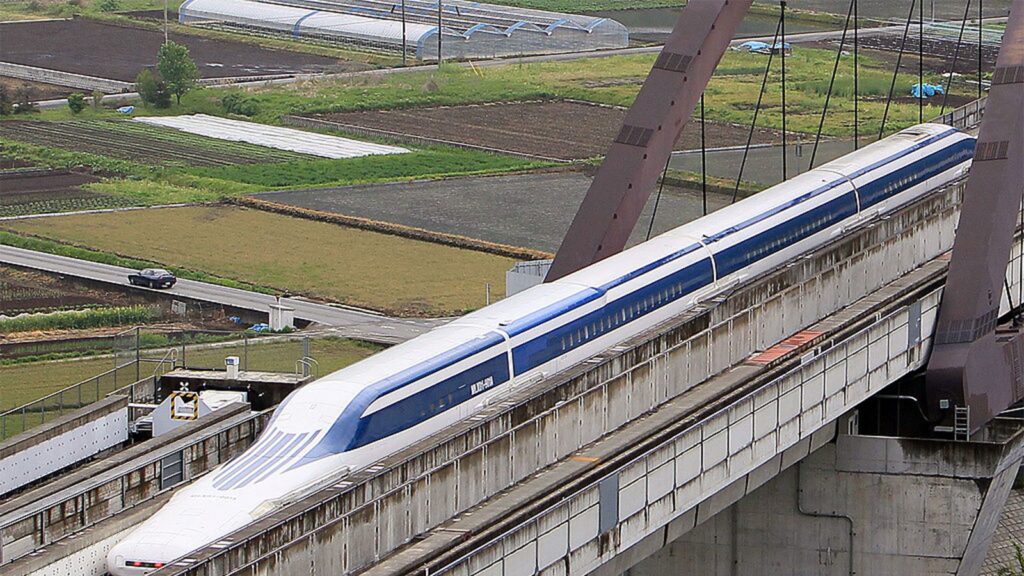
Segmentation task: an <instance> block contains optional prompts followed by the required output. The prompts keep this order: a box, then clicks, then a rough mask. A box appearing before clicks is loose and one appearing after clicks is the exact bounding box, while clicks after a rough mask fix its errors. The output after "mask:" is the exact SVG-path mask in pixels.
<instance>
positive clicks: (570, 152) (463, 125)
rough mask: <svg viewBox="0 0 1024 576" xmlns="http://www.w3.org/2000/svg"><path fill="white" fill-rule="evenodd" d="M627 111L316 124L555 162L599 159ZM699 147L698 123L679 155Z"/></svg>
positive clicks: (334, 117) (729, 134)
mask: <svg viewBox="0 0 1024 576" xmlns="http://www.w3.org/2000/svg"><path fill="white" fill-rule="evenodd" d="M625 117H626V110H625V109H624V108H619V107H611V106H596V105H593V104H588V103H585V102H570V101H539V102H522V103H508V104H486V105H467V106H446V107H435V108H409V109H393V110H373V111H365V112H346V113H335V114H319V115H315V118H317V119H320V120H326V121H329V122H333V123H337V124H340V125H343V126H355V127H358V128H368V129H371V130H380V131H386V132H389V133H395V134H408V135H413V136H417V137H420V138H429V139H432V140H441V141H446V142H458V143H460V144H469V145H472V146H482V147H485V148H490V149H494V150H502V151H508V152H514V153H519V154H530V155H536V156H541V157H545V158H556V159H560V160H580V159H587V158H594V157H599V156H602V155H603V154H604V153H605V152H607V151H608V146H609V145H610V144H611V142H612V139H614V138H615V135H616V134H617V133H618V131H619V129H620V128H621V127H622V122H623V120H624V119H625ZM748 133H749V128H747V127H742V126H737V125H733V124H723V123H718V122H708V123H707V128H706V134H707V140H708V142H713V143H714V145H715V146H738V145H743V144H746V142H747V136H748ZM777 140H781V134H778V133H775V132H773V131H771V130H759V131H757V132H756V133H755V138H754V143H756V144H761V143H771V142H774V141H777ZM699 147H700V123H699V122H694V123H691V124H690V125H688V126H687V128H686V129H685V130H684V132H683V136H682V138H681V139H680V141H679V144H678V145H677V148H678V149H680V150H686V149H693V148H699Z"/></svg>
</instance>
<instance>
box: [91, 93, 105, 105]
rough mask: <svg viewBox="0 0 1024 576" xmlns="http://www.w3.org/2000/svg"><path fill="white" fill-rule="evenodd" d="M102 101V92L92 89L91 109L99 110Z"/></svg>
mask: <svg viewBox="0 0 1024 576" xmlns="http://www.w3.org/2000/svg"><path fill="white" fill-rule="evenodd" d="M102 103H103V92H100V91H99V90H93V91H92V109H93V110H99V109H100V104H102Z"/></svg>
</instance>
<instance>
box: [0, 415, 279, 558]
mask: <svg viewBox="0 0 1024 576" xmlns="http://www.w3.org/2000/svg"><path fill="white" fill-rule="evenodd" d="M247 406H248V405H245V406H242V405H239V406H238V407H237V409H236V408H235V407H226V408H223V409H222V410H221V411H218V412H214V413H213V414H210V415H209V416H206V417H204V418H201V419H200V420H197V421H195V422H192V423H189V424H187V425H186V426H183V427H182V428H179V429H178V430H176V431H175V432H174V433H172V434H169V435H168V437H166V438H163V437H161V438H156V439H153V440H150V441H149V442H146V443H142V444H139V445H137V446H136V447H134V448H132V449H129V450H126V451H125V452H123V453H121V454H115V455H114V456H112V457H111V458H112V459H114V460H115V461H116V465H115V466H113V467H108V468H106V469H105V468H104V467H105V462H104V461H99V462H97V463H95V464H93V465H90V466H87V467H85V468H82V469H81V470H79V471H77V472H73V473H72V474H71V475H69V476H66V477H63V478H58V479H57V480H54V481H53V483H52V485H51V484H44V485H43V486H40V487H39V488H37V489H35V490H33V491H31V492H26V493H25V494H22V495H19V496H16V497H15V498H13V499H11V500H9V501H8V502H5V503H4V505H3V506H2V507H0V566H3V565H5V564H8V563H10V562H14V561H16V560H17V559H19V558H22V557H24V556H26V555H29V554H32V553H34V552H36V551H38V550H39V549H41V548H43V547H45V546H49V545H51V544H53V543H54V542H57V541H59V540H61V539H63V538H66V537H68V536H71V535H73V534H76V533H78V532H79V531H81V530H83V529H86V528H89V527H91V526H94V525H96V524H97V523H99V522H101V521H105V520H107V519H109V518H110V517H112V516H115V515H118V514H120V513H122V512H124V511H125V510H128V509H130V508H133V507H136V506H139V505H142V504H144V503H147V502H150V501H152V500H154V499H155V498H157V497H159V496H160V495H162V494H164V493H166V492H167V491H169V490H172V489H173V488H176V487H179V486H181V485H182V484H184V483H187V482H190V481H192V480H194V479H195V478H196V477H198V476H201V475H202V474H204V473H206V472H208V471H209V470H211V469H213V468H214V467H216V466H217V465H219V464H220V463H222V462H225V461H227V460H229V459H231V458H233V457H234V456H236V455H238V454H240V453H241V452H243V451H244V450H245V449H246V448H248V447H249V445H250V444H251V443H252V442H253V441H254V440H255V438H256V437H257V436H258V434H259V432H260V431H261V430H262V428H263V424H264V423H265V421H266V420H267V419H268V418H269V413H268V412H263V413H257V414H252V415H250V414H249V412H248V408H247ZM124 427H125V428H124V429H125V432H127V421H125V422H124ZM206 427H210V429H208V430H204V428H206ZM165 464H166V465H167V466H166V467H165ZM175 464H180V466H176V465H175ZM178 470H180V471H181V474H180V476H178V475H177V471H178ZM172 471H173V473H174V474H175V476H174V477H171V476H168V474H171V473H172Z"/></svg>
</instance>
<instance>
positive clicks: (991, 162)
mask: <svg viewBox="0 0 1024 576" xmlns="http://www.w3.org/2000/svg"><path fill="white" fill-rule="evenodd" d="M1022 193H1024V0H1015V1H1014V2H1013V5H1012V8H1011V13H1010V18H1009V22H1008V23H1007V28H1006V35H1005V36H1004V38H1003V46H1002V49H1001V50H1000V52H999V59H998V61H997V64H996V70H995V73H994V75H993V78H992V89H991V92H990V94H989V98H988V104H987V107H986V112H985V118H984V120H982V123H981V133H980V136H979V138H978V147H977V150H976V152H975V157H974V165H973V166H972V168H971V174H970V178H969V180H968V182H967V189H966V192H965V193H964V204H963V209H962V213H961V216H960V224H959V228H958V230H957V236H956V241H955V243H954V246H953V257H952V260H951V262H950V266H949V278H948V280H947V282H946V291H945V293H944V295H943V300H942V309H941V312H940V318H939V325H938V331H937V334H936V340H935V347H934V349H933V351H932V356H931V359H930V361H929V364H928V378H927V383H928V405H929V408H930V410H931V413H932V415H933V416H934V417H935V418H936V419H939V418H942V417H945V418H946V419H949V417H950V415H951V414H952V412H953V410H952V408H953V407H956V406H967V407H969V408H970V431H971V432H974V431H976V430H978V429H980V428H981V427H982V426H984V424H985V423H987V422H988V421H989V420H991V419H992V418H993V417H995V415H997V414H998V413H1000V412H1002V411H1003V410H1005V409H1006V408H1008V407H1009V406H1011V405H1012V404H1013V403H1014V402H1016V401H1018V400H1020V399H1022V398H1024V382H1022V378H1024V376H1022V374H1024V372H1022V369H1024V337H1022V335H1021V334H1015V335H1013V336H1012V338H1007V337H1006V336H1005V335H1004V337H1003V338H1000V339H999V340H997V334H996V324H997V321H998V316H999V299H1000V295H1001V293H1002V292H1003V283H1004V277H1005V273H1006V266H1007V257H1008V255H1009V253H1010V247H1011V244H1012V241H1013V233H1014V229H1015V226H1016V222H1017V217H1018V213H1019V210H1020V206H1021V197H1022ZM1011 383H1012V385H1011Z"/></svg>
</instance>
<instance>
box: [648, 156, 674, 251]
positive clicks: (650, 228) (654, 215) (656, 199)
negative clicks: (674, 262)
mask: <svg viewBox="0 0 1024 576" xmlns="http://www.w3.org/2000/svg"><path fill="white" fill-rule="evenodd" d="M671 163H672V153H671V152H670V153H669V155H668V160H666V161H665V170H664V171H663V172H662V173H661V185H660V186H658V195H657V196H655V197H654V210H652V211H651V222H650V224H648V225H647V239H648V240H650V239H651V232H653V231H654V219H655V218H657V217H658V205H659V204H661V192H662V191H663V190H664V189H665V178H667V177H668V165H669V164H671Z"/></svg>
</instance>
